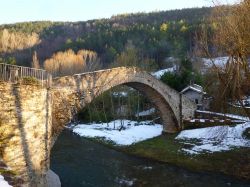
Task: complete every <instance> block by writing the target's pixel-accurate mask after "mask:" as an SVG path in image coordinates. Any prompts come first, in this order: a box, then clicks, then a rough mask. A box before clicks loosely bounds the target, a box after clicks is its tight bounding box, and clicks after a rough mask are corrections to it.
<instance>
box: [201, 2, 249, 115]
mask: <svg viewBox="0 0 250 187" xmlns="http://www.w3.org/2000/svg"><path fill="white" fill-rule="evenodd" d="M249 23H250V0H243V1H240V3H238V4H234V5H232V6H216V7H215V8H214V11H213V12H212V15H211V18H210V20H209V22H208V24H204V25H203V27H202V29H201V30H200V32H199V34H198V35H197V38H198V41H199V48H200V49H201V51H202V52H203V54H205V55H206V56H207V57H210V58H212V57H213V56H216V55H217V56H218V55H221V54H223V55H227V56H228V57H229V58H228V61H227V64H226V66H225V67H224V68H219V67H217V66H216V65H215V64H214V66H213V69H214V71H215V72H216V74H217V78H218V82H219V84H218V85H217V86H218V93H220V94H218V95H219V97H220V100H221V102H222V103H224V107H226V103H227V102H228V101H229V100H232V101H236V100H237V101H239V102H240V103H241V106H242V107H243V108H244V106H243V103H242V97H243V96H245V95H246V88H245V87H246V86H247V87H248V88H249V87H250V85H249V78H250V76H249V63H248V58H249V56H250V24H249ZM245 112H246V113H247V115H248V116H250V113H249V111H248V110H246V109H245Z"/></svg>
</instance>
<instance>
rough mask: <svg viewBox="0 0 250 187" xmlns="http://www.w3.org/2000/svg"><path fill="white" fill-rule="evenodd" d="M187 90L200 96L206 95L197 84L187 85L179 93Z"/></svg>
mask: <svg viewBox="0 0 250 187" xmlns="http://www.w3.org/2000/svg"><path fill="white" fill-rule="evenodd" d="M188 90H192V91H194V92H197V93H201V94H206V92H204V91H203V88H202V86H200V85H198V84H192V85H189V86H188V87H186V88H184V89H183V90H182V91H181V93H185V92H187V91H188Z"/></svg>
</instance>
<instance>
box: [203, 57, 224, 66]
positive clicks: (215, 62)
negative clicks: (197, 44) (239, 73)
mask: <svg viewBox="0 0 250 187" xmlns="http://www.w3.org/2000/svg"><path fill="white" fill-rule="evenodd" d="M228 59H229V57H217V58H212V59H209V58H203V59H202V60H203V62H204V64H205V66H207V67H212V66H214V65H215V66H216V67H220V68H223V67H225V65H226V63H227V61H228Z"/></svg>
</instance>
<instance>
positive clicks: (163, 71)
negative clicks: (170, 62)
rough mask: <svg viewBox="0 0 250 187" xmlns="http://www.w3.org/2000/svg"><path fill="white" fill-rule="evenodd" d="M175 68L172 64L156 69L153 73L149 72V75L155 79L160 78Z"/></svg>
mask: <svg viewBox="0 0 250 187" xmlns="http://www.w3.org/2000/svg"><path fill="white" fill-rule="evenodd" d="M176 68H177V67H176V66H173V67H172V68H167V69H162V70H159V71H156V72H154V73H151V75H153V76H154V77H156V78H157V79H160V78H161V76H162V75H164V74H165V73H168V72H171V73H173V72H175V71H176Z"/></svg>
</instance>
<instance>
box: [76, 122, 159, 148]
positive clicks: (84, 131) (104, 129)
mask: <svg viewBox="0 0 250 187" xmlns="http://www.w3.org/2000/svg"><path fill="white" fill-rule="evenodd" d="M114 127H115V128H114ZM122 127H123V130H120V129H121V128H122ZM72 130H73V132H74V133H76V134H78V135H80V136H83V137H89V138H104V139H105V140H107V141H112V142H114V143H115V144H117V145H131V144H133V143H136V142H139V141H143V140H146V139H149V138H153V137H156V136H159V135H161V133H162V130H163V127H162V125H159V124H151V122H150V121H144V122H143V123H140V124H138V123H137V122H136V121H129V120H122V121H121V120H115V121H112V122H109V123H103V124H98V123H94V124H91V125H87V124H79V125H77V126H75V127H74V128H73V129H72Z"/></svg>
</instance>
